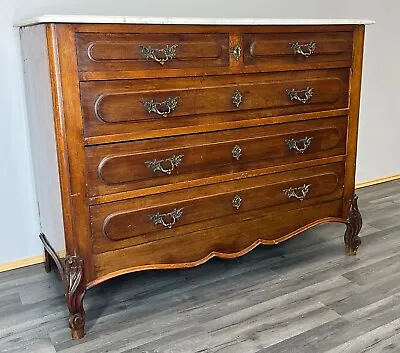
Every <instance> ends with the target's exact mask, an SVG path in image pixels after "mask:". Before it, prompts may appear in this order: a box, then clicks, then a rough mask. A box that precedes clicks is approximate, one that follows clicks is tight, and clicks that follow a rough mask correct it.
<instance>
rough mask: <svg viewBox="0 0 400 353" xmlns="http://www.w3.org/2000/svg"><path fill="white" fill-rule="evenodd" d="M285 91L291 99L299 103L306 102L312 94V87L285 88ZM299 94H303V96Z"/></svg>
mask: <svg viewBox="0 0 400 353" xmlns="http://www.w3.org/2000/svg"><path fill="white" fill-rule="evenodd" d="M286 93H287V95H288V97H289V98H290V100H291V101H293V100H297V101H299V102H301V103H307V102H308V101H309V100H310V99H311V97H312V96H313V94H314V88H311V87H307V88H306V89H301V90H296V89H287V90H286ZM301 96H303V98H302V97H301Z"/></svg>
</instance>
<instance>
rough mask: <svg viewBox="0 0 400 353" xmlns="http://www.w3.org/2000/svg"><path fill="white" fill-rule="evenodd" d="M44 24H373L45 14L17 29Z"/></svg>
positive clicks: (362, 21) (362, 22)
mask: <svg viewBox="0 0 400 353" xmlns="http://www.w3.org/2000/svg"><path fill="white" fill-rule="evenodd" d="M43 23H99V24H106V23H107V24H110V23H114V24H123V23H128V24H164V25H288V26H289V25H369V24H374V23H375V21H372V20H367V19H317V18H316V19H278V18H206V17H204V18H203V17H139V16H134V17H133V16H94V15H41V16H37V17H32V18H30V19H26V20H21V21H17V22H16V23H15V25H14V26H15V27H25V26H32V25H36V24H43Z"/></svg>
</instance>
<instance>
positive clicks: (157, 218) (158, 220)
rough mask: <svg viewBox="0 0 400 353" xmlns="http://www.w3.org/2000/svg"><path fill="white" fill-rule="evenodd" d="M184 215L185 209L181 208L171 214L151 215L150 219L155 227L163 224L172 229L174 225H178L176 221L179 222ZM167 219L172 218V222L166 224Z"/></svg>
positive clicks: (158, 213)
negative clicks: (165, 219)
mask: <svg viewBox="0 0 400 353" xmlns="http://www.w3.org/2000/svg"><path fill="white" fill-rule="evenodd" d="M182 214H183V208H179V209H177V208H174V209H173V210H172V211H171V212H168V213H160V212H157V213H155V214H151V215H150V216H149V217H150V220H151V221H152V222H153V224H154V225H155V226H156V225H157V224H162V225H163V226H164V227H166V228H168V229H171V228H172V227H173V226H174V224H175V223H176V221H177V220H179V218H181V216H182ZM165 217H168V218H171V219H172V221H171V222H165V221H164V218H165Z"/></svg>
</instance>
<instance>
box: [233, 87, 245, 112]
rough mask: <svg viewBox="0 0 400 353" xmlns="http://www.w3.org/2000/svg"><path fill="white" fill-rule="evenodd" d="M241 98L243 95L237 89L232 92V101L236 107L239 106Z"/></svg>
mask: <svg viewBox="0 0 400 353" xmlns="http://www.w3.org/2000/svg"><path fill="white" fill-rule="evenodd" d="M242 100H243V95H242V93H240V91H239V90H236V91H235V92H233V95H232V103H233V104H234V105H236V108H239V105H240V104H241V103H242Z"/></svg>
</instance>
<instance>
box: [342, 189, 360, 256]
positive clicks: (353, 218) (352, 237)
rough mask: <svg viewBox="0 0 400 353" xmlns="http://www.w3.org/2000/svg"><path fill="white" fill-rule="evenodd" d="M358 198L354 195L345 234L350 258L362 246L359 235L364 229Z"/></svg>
mask: <svg viewBox="0 0 400 353" xmlns="http://www.w3.org/2000/svg"><path fill="white" fill-rule="evenodd" d="M357 199H358V196H357V195H354V196H353V199H352V200H351V204H350V212H349V218H348V223H347V229H346V233H345V234H344V243H345V244H346V251H347V252H348V254H349V255H350V256H354V255H356V253H357V249H358V247H359V246H360V245H361V239H360V237H359V236H358V234H359V233H360V231H361V228H362V218H361V214H360V211H359V209H358V205H357Z"/></svg>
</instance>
